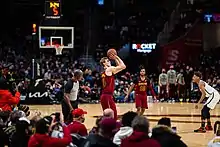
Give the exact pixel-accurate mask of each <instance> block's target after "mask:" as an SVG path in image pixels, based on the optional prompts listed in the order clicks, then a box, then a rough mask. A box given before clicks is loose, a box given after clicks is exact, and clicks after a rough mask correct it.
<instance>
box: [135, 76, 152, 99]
mask: <svg viewBox="0 0 220 147" xmlns="http://www.w3.org/2000/svg"><path fill="white" fill-rule="evenodd" d="M134 84H135V87H134V89H135V94H141V95H147V90H150V91H151V94H152V95H153V96H155V95H156V94H155V92H154V90H153V88H152V86H151V84H150V81H149V80H148V79H147V78H145V79H144V80H141V78H140V77H139V78H137V79H135V80H134Z"/></svg>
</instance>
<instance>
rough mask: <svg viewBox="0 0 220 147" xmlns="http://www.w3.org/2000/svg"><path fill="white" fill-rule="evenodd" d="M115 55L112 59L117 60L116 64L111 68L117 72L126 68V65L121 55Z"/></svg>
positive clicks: (113, 71) (114, 72)
mask: <svg viewBox="0 0 220 147" xmlns="http://www.w3.org/2000/svg"><path fill="white" fill-rule="evenodd" d="M113 56H114V57H113V58H112V59H114V60H115V63H116V66H111V67H110V68H109V70H111V72H112V73H113V74H117V73H118V72H120V71H122V70H124V69H125V68H126V65H125V64H124V62H123V61H122V60H121V58H120V57H118V56H117V55H113Z"/></svg>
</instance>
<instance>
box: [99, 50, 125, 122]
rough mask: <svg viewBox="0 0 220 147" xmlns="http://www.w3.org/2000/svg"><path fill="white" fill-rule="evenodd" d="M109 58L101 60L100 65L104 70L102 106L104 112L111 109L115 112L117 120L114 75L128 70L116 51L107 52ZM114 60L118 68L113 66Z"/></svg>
mask: <svg viewBox="0 0 220 147" xmlns="http://www.w3.org/2000/svg"><path fill="white" fill-rule="evenodd" d="M107 55H108V57H103V58H102V59H101V60H100V64H101V65H102V66H103V68H104V72H103V73H102V74H101V79H102V94H101V98H100V101H101V105H102V109H103V111H104V110H105V109H107V108H110V109H112V110H113V111H114V118H115V119H117V110H116V105H115V102H114V100H113V93H114V88H115V78H114V75H115V74H117V73H118V72H120V71H122V70H124V69H125V68H126V66H125V64H124V62H123V61H122V60H121V59H120V58H119V57H118V56H117V52H116V51H115V50H114V49H109V50H108V52H107ZM109 59H111V60H114V61H115V63H116V66H112V65H111V62H110V60H109Z"/></svg>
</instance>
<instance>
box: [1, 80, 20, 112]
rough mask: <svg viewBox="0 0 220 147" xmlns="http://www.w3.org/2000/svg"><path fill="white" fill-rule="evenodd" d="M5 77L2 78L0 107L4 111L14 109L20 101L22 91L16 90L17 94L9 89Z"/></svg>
mask: <svg viewBox="0 0 220 147" xmlns="http://www.w3.org/2000/svg"><path fill="white" fill-rule="evenodd" d="M8 89H9V88H8V87H7V82H6V80H5V79H3V78H2V79H0V97H1V99H0V108H1V109H2V110H3V111H12V106H16V105H17V104H18V103H19V101H20V93H19V92H16V93H15V96H13V95H12V94H11V92H10V91H9V90H8Z"/></svg>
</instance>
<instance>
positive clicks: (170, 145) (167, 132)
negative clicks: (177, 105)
mask: <svg viewBox="0 0 220 147" xmlns="http://www.w3.org/2000/svg"><path fill="white" fill-rule="evenodd" d="M151 137H152V138H153V139H155V140H157V141H158V142H159V143H160V145H161V147H177V146H178V147H187V145H186V144H185V143H183V142H182V141H181V140H180V139H181V137H180V136H178V135H177V134H176V133H175V132H174V131H173V130H172V129H171V122H170V119H169V118H162V119H160V120H159V122H158V125H157V126H156V127H154V128H153V130H152V136H151Z"/></svg>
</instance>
